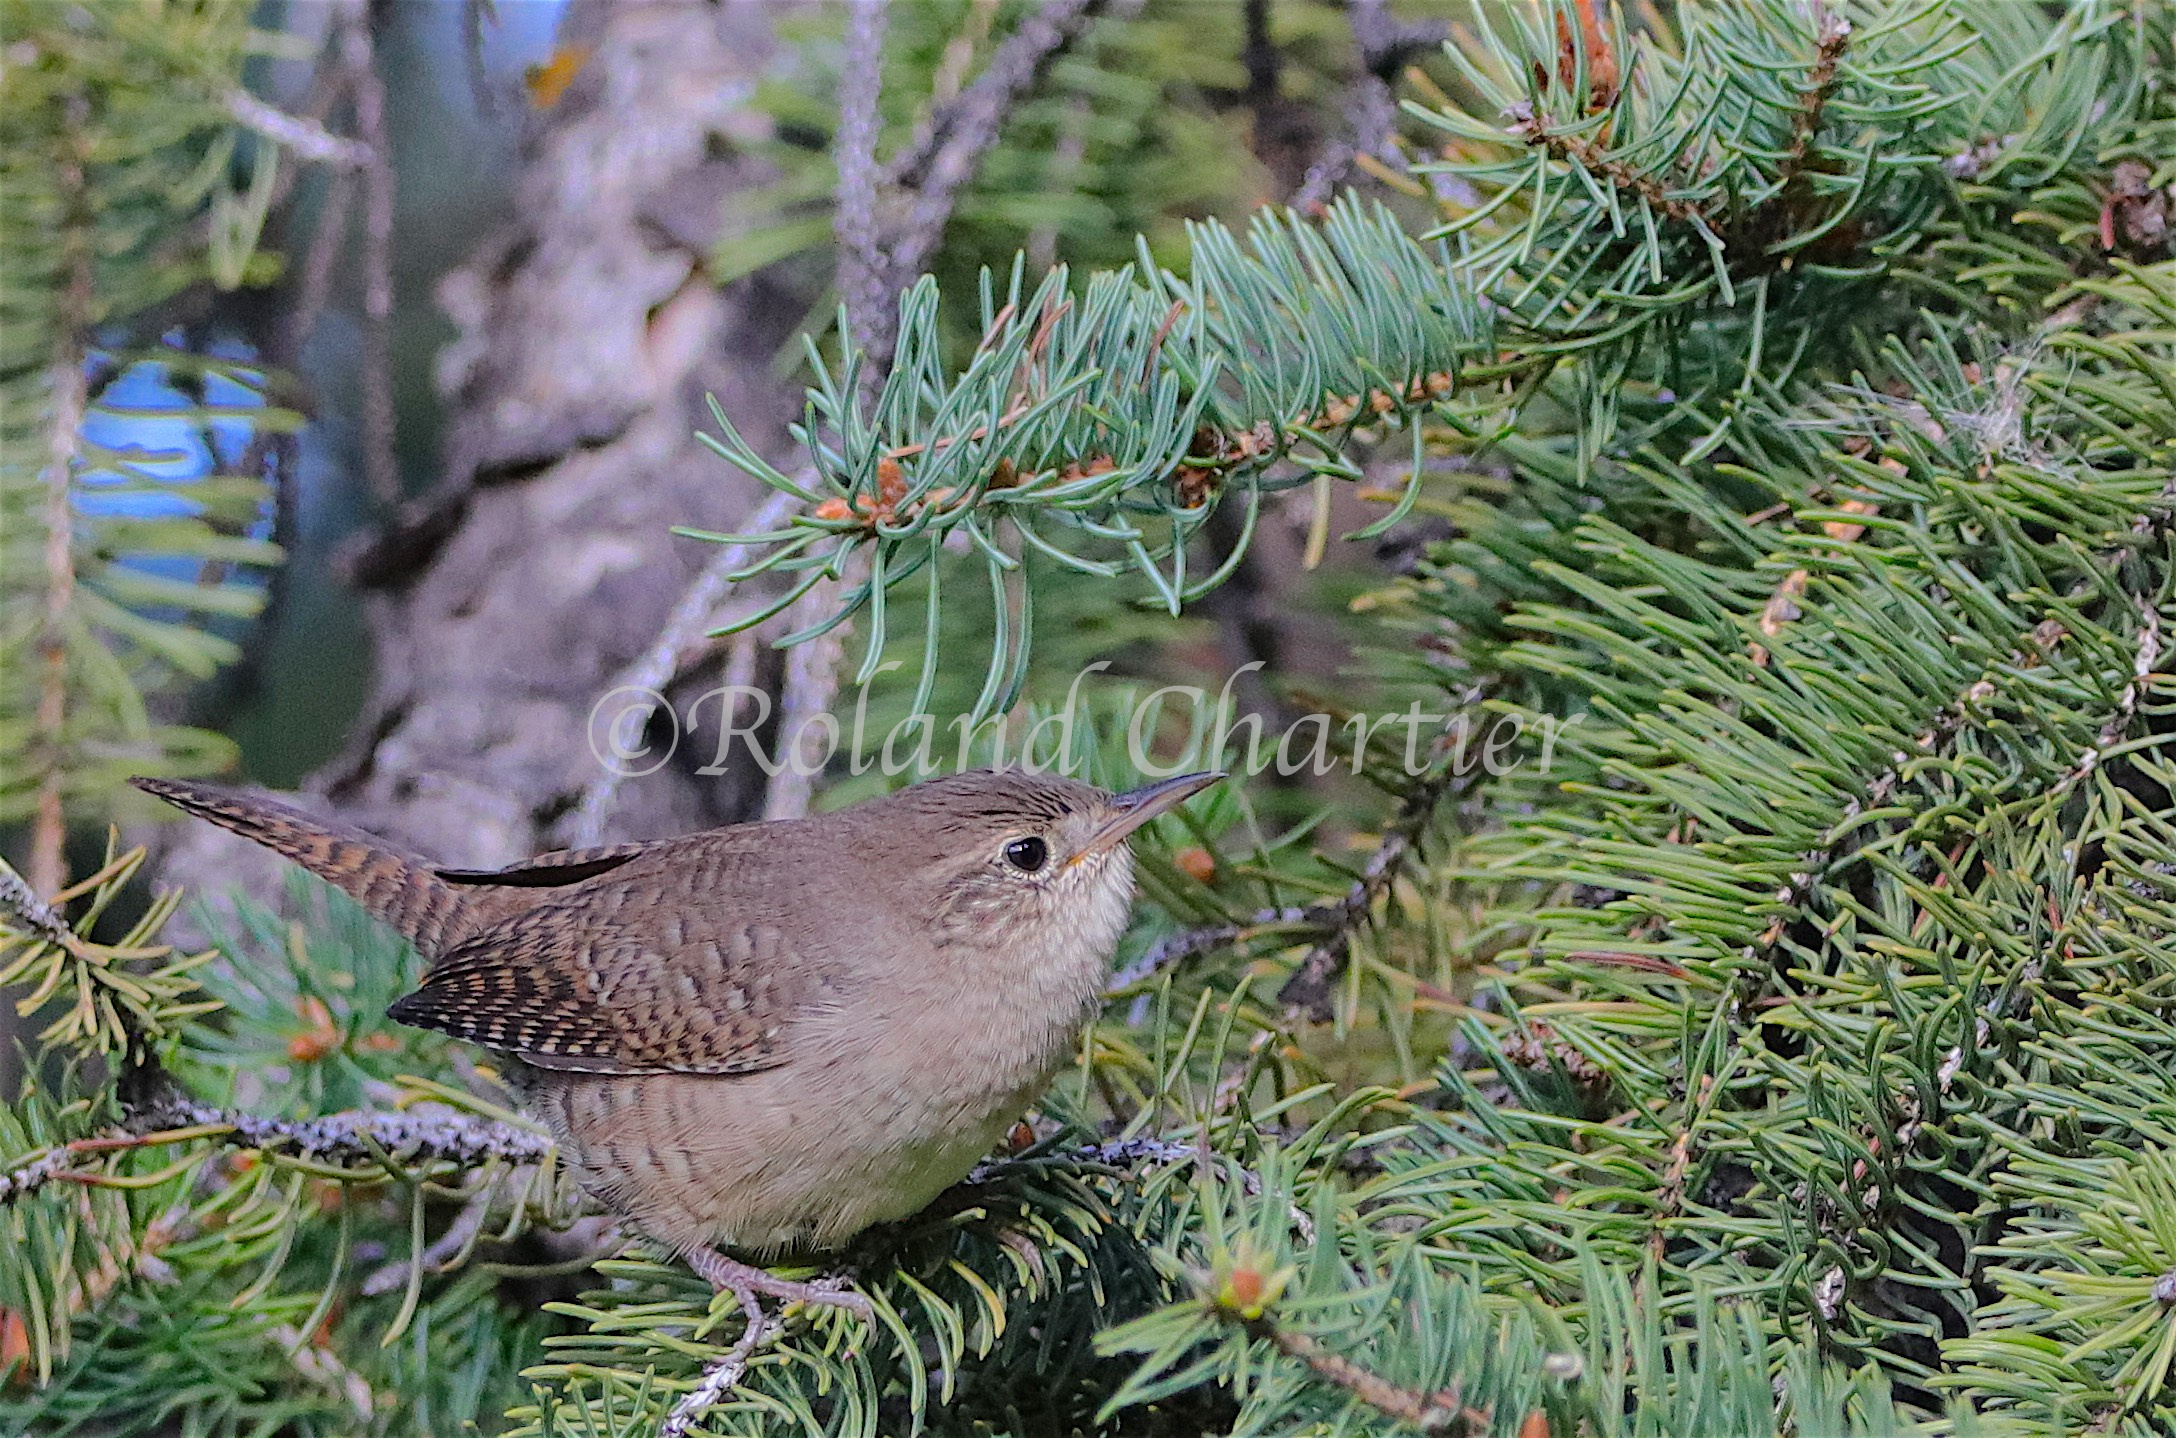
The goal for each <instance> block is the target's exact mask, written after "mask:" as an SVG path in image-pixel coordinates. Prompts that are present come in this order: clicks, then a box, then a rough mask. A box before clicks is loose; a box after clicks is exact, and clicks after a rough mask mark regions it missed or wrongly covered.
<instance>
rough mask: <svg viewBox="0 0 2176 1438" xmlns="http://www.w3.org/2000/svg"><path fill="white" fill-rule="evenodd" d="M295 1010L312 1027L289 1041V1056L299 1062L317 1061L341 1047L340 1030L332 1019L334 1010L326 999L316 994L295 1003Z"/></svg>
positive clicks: (309, 1062)
mask: <svg viewBox="0 0 2176 1438" xmlns="http://www.w3.org/2000/svg"><path fill="white" fill-rule="evenodd" d="M295 1012H296V1013H297V1014H299V1015H300V1016H301V1018H302V1021H303V1022H304V1023H306V1024H308V1025H309V1026H310V1027H309V1029H308V1030H307V1031H306V1032H303V1033H299V1034H296V1035H295V1036H294V1037H293V1038H290V1039H289V1040H288V1041H287V1057H288V1058H290V1059H292V1060H294V1061H295V1062H296V1063H298V1064H311V1063H316V1062H317V1061H318V1060H319V1059H321V1058H323V1057H325V1055H327V1054H329V1053H331V1052H332V1051H333V1050H334V1049H336V1048H338V1047H340V1030H339V1028H338V1027H337V1026H336V1025H335V1024H334V1023H333V1021H332V1010H331V1009H328V1008H326V1007H325V1001H324V1000H323V999H320V998H317V997H315V996H314V995H313V996H312V997H310V998H306V999H304V1000H302V1002H300V1003H298V1004H296V1005H295Z"/></svg>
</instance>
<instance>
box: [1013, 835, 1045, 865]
mask: <svg viewBox="0 0 2176 1438" xmlns="http://www.w3.org/2000/svg"><path fill="white" fill-rule="evenodd" d="M1005 862H1006V863H1008V864H1010V865H1012V866H1013V867H1014V868H1015V869H1018V870H1019V871H1020V872H1021V873H1023V874H1032V873H1034V872H1035V871H1036V870H1037V869H1040V868H1041V867H1043V865H1045V864H1047V863H1049V862H1050V846H1049V845H1048V844H1046V843H1044V842H1043V841H1042V840H1040V839H1036V838H1027V839H1015V840H1013V841H1012V842H1011V843H1010V844H1007V845H1006V846H1005Z"/></svg>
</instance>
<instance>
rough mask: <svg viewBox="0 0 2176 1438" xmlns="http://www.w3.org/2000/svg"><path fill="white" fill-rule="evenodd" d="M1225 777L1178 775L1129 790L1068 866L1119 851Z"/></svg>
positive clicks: (1216, 774)
mask: <svg viewBox="0 0 2176 1438" xmlns="http://www.w3.org/2000/svg"><path fill="white" fill-rule="evenodd" d="M1224 777H1225V776H1224V775H1223V774H1222V773H1220V772H1218V771H1215V770H1211V771H1209V772H1207V773H1202V774H1181V775H1179V776H1178V777H1177V778H1175V779H1162V780H1158V781H1157V782H1156V783H1154V784H1144V785H1143V786H1142V787H1140V788H1138V789H1128V790H1127V791H1126V792H1125V793H1123V794H1120V795H1118V796H1117V797H1116V798H1114V799H1112V800H1111V808H1112V810H1113V812H1112V814H1111V817H1110V818H1108V819H1106V820H1104V821H1103V824H1102V827H1100V828H1098V829H1097V830H1096V831H1095V832H1094V833H1093V834H1091V835H1089V836H1088V842H1087V843H1085V844H1083V845H1081V847H1080V852H1079V853H1077V854H1075V855H1074V856H1073V858H1072V861H1071V862H1073V863H1076V864H1077V863H1079V862H1080V861H1081V860H1083V859H1085V858H1087V857H1088V856H1089V855H1091V854H1101V853H1103V852H1105V851H1106V850H1110V849H1114V848H1116V847H1118V846H1119V845H1120V844H1123V843H1125V842H1126V836H1127V835H1129V834H1131V833H1132V832H1133V831H1134V830H1136V829H1138V828H1140V827H1141V826H1142V825H1143V824H1146V823H1147V822H1148V821H1149V820H1151V819H1153V818H1155V817H1156V816H1157V815H1158V814H1162V813H1165V812H1167V811H1168V810H1171V809H1175V808H1177V807H1178V806H1179V805H1181V804H1183V803H1185V802H1186V801H1187V800H1188V799H1191V798H1193V797H1194V795H1196V794H1199V793H1200V792H1201V791H1202V790H1204V789H1206V788H1208V787H1209V786H1210V785H1211V784H1214V783H1215V782H1216V781H1217V780H1219V779H1222V778H1224Z"/></svg>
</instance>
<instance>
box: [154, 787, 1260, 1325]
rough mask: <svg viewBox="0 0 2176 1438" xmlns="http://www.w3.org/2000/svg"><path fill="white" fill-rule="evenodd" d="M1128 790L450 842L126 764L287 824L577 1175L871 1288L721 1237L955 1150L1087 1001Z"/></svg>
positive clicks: (668, 1234) (1133, 807)
mask: <svg viewBox="0 0 2176 1438" xmlns="http://www.w3.org/2000/svg"><path fill="white" fill-rule="evenodd" d="M1221 777H1222V776H1221V775H1218V774H1189V775H1185V776H1183V777H1181V778H1175V779H1167V780H1165V781H1163V782H1161V783H1157V784H1151V785H1149V786H1147V787H1146V788H1142V789H1136V790H1133V791H1132V792H1130V793H1125V794H1110V793H1107V792H1105V791H1104V790H1101V789H1097V788H1094V787H1092V786H1090V785H1087V784H1083V783H1079V782H1077V781H1075V780H1071V779H1065V778H1060V777H1058V776H1056V775H1036V774H1028V773H1024V772H1018V771H1004V772H997V771H989V770H980V771H975V772H971V773H966V774H958V775H953V776H950V777H946V778H940V779H933V780H930V781H928V782H927V783H922V784H917V785H914V786H912V787H910V788H907V789H902V790H900V791H899V792H897V793H894V794H890V795H887V796H885V797H883V798H880V799H872V800H869V801H867V802H865V803H861V804H856V805H854V806H852V807H850V808H846V809H841V810H839V811H837V812H836V813H830V814H823V815H818V816H815V817H812V818H806V819H796V820H791V821H787V822H780V823H768V824H737V825H733V826H730V827H727V828H723V829H712V830H709V831H707V832H704V833H699V834H688V835H684V836H682V837H680V838H675V839H663V840H659V841H656V842H654V843H647V844H623V845H618V846H615V847H612V848H602V849H580V850H568V851H564V852H560V853H551V854H541V855H538V856H537V857H536V858H533V859H530V860H528V861H527V862H525V863H520V864H516V865H514V866H513V867H511V868H507V869H499V870H492V871H488V872H487V871H470V870H457V869H442V868H438V867H436V866H434V865H433V864H432V863H431V862H430V861H429V860H427V859H423V858H419V857H417V856H416V855H414V854H410V853H407V852H405V851H403V850H401V849H399V848H397V847H395V846H393V845H391V844H389V843H387V842H386V841H384V840H382V839H377V838H373V837H371V836H370V835H367V834H364V833H362V832H361V831H359V830H356V829H352V828H349V827H347V826H345V825H342V824H337V823H332V822H328V821H326V820H323V819H319V818H315V817H313V816H311V815H308V814H305V813H303V812H301V811H300V810H297V809H293V808H290V807H288V806H287V805H284V804H279V803H275V802H273V801H272V800H269V799H261V798H258V797H256V796H254V795H249V794H242V793H236V792H233V791H229V790H223V789H219V788H215V787H212V786H209V785H203V784H190V783H182V782H179V781H176V780H170V779H137V780H135V781H134V782H135V784H136V786H137V787H138V788H140V789H143V790H146V791H147V792H149V793H152V794H156V795H158V796H159V797H161V798H163V799H166V800H168V801H169V802H171V803H173V804H176V805H178V806H180V807H181V808H183V809H186V810H187V811H189V812H190V813H192V814H196V815H199V816H201V817H202V818H205V819H209V820H210V821H212V822H213V823H215V824H218V825H221V826H222V827H224V828H228V829H232V830H233V831H234V832H236V833H238V834H241V835H243V836H245V837H247V838H250V839H253V840H255V841H256V842H258V843H260V844H263V845H265V846H267V847H268V848H271V849H274V850H276V851H277V852H279V853H281V854H283V855H285V856H286V857H288V858H290V859H292V860H294V861H295V862H296V863H298V864H301V865H302V866H303V867H304V868H306V869H308V870H310V871H311V872H312V873H314V874H316V875H318V876H319V877H320V878H323V879H325V880H327V881H328V882H330V883H331V884H332V885H333V886H334V887H336V888H339V889H342V890H344V891H345V892H347V893H348V894H350V895H352V896H354V897H355V898H356V899H357V900H358V901H360V902H361V903H362V905H363V906H364V907H365V908H366V909H368V910H369V911H370V912H371V913H372V914H374V915H376V916H377V917H378V918H379V919H381V920H383V921H384V922H385V923H387V924H389V925H391V926H392V927H393V928H394V929H396V930H398V931H399V932H400V933H401V934H403V935H405V936H406V937H407V938H408V939H410V940H411V941H413V942H414V943H415V945H416V947H417V948H418V949H420V950H421V951H422V953H423V955H424V957H425V958H426V959H428V960H429V961H430V970H429V972H428V973H427V974H426V975H425V976H424V979H423V983H422V986H421V987H420V988H418V989H417V990H416V991H415V992H414V993H412V994H408V995H405V996H404V997H402V998H400V999H399V1000H397V1001H396V1002H395V1003H394V1004H393V1006H392V1008H391V1010H390V1011H389V1012H390V1013H391V1015H392V1017H393V1018H395V1019H398V1020H399V1021H401V1022H402V1023H406V1024H414V1025H418V1026H420V1027H423V1028H430V1029H437V1030H439V1031H440V1032H442V1033H448V1034H452V1035H454V1036H455V1037H457V1038H463V1039H468V1040H470V1041H472V1042H475V1043H478V1044H482V1045H484V1046H485V1047H487V1048H491V1049H496V1050H498V1051H500V1052H501V1053H504V1054H506V1055H508V1056H509V1057H510V1058H511V1059H513V1060H514V1062H513V1063H512V1064H511V1065H509V1068H510V1070H511V1072H512V1073H513V1075H514V1082H515V1084H516V1086H517V1088H518V1090H519V1091H520V1093H521V1094H522V1097H523V1100H524V1101H525V1102H526V1103H527V1104H528V1105H529V1106H530V1107H531V1108H532V1109H534V1110H535V1112H536V1113H537V1114H538V1115H539V1116H540V1117H541V1118H542V1119H543V1120H544V1122H545V1123H546V1124H547V1125H549V1126H550V1128H551V1131H552V1133H553V1134H554V1135H555V1136H556V1137H557V1138H558V1141H559V1144H560V1146H561V1148H562V1150H563V1151H564V1152H565V1153H566V1154H567V1155H568V1156H569V1157H570V1158H571V1160H572V1161H573V1163H574V1164H575V1166H576V1168H577V1171H578V1172H579V1173H580V1174H581V1176H582V1180H583V1183H584V1185H585V1187H587V1188H588V1190H589V1191H590V1192H591V1193H592V1194H593V1195H594V1196H595V1197H596V1198H597V1199H598V1200H599V1201H600V1202H602V1203H603V1204H604V1205H605V1206H606V1207H608V1208H610V1209H612V1210H613V1211H614V1212H616V1213H619V1214H621V1215H623V1216H625V1217H626V1218H627V1219H628V1220H630V1221H631V1222H632V1223H633V1224H634V1225H635V1226H636V1227H637V1228H639V1229H641V1230H642V1231H643V1232H645V1233H647V1234H649V1235H650V1236H651V1237H652V1238H655V1239H657V1240H658V1241H660V1242H662V1243H664V1244H666V1245H667V1246H668V1247H670V1248H671V1249H672V1250H673V1251H674V1252H676V1253H678V1254H681V1255H683V1256H685V1257H686V1259H687V1261H688V1263H689V1265H690V1266H691V1267H692V1268H694V1270H695V1271H696V1272H697V1273H699V1274H701V1275H702V1276H703V1277H704V1278H706V1279H708V1280H710V1282H711V1283H713V1284H714V1285H716V1286H717V1287H719V1288H721V1289H730V1290H733V1291H735V1292H737V1293H739V1294H740V1295H741V1296H742V1298H743V1300H744V1301H750V1302H752V1299H751V1298H750V1295H751V1294H753V1293H767V1294H770V1295H772V1296H774V1297H779V1298H783V1299H801V1300H805V1301H819V1302H833V1303H843V1304H846V1305H848V1306H851V1307H856V1308H860V1307H863V1306H864V1305H863V1302H862V1300H861V1299H860V1298H859V1297H858V1295H854V1294H851V1293H850V1292H841V1291H840V1289H839V1286H838V1285H837V1284H835V1283H818V1284H798V1283H789V1282H787V1281H785V1280H782V1279H778V1278H775V1277H773V1276H772V1275H771V1274H769V1273H766V1272H765V1271H764V1270H762V1269H760V1268H756V1267H754V1266H752V1265H749V1264H745V1263H741V1262H738V1261H736V1260H734V1259H731V1258H728V1257H726V1256H725V1254H723V1253H721V1252H720V1251H719V1249H720V1247H721V1246H723V1247H729V1248H736V1249H741V1250H747V1251H751V1252H753V1253H756V1254H759V1255H775V1254H778V1253H781V1252H784V1251H787V1250H817V1251H821V1250H826V1249H831V1248H836V1247H837V1246H838V1245H840V1244H841V1243H844V1242H845V1241H846V1240H847V1239H849V1238H851V1237H853V1236H854V1235H855V1234H857V1233H859V1232H861V1231H862V1230H863V1229H865V1228H868V1227H869V1226H870V1225H872V1224H878V1223H885V1222H889V1221H892V1220H895V1219H901V1218H905V1217H907V1216H909V1215H911V1214H913V1213H915V1212H917V1211H919V1210H920V1209H921V1208H922V1207H923V1206H924V1205H926V1204H927V1203H929V1201H930V1200H931V1199H933V1198H935V1197H936V1196H937V1195H938V1194H939V1193H941V1192H942V1191H944V1190H945V1189H946V1188H949V1187H950V1186H951V1185H953V1184H954V1183H957V1182H958V1181H959V1180H960V1179H961V1178H963V1177H965V1176H966V1174H967V1172H968V1170H969V1169H971V1168H972V1167H973V1166H974V1164H975V1162H976V1161H977V1160H978V1159H980V1158H982V1157H983V1156H984V1155H985V1154H986V1153H988V1152H989V1150H990V1148H991V1146H992V1145H993V1144H994V1143H995V1142H996V1141H997V1139H998V1137H999V1135H1000V1134H1002V1133H1003V1132H1004V1131H1005V1129H1006V1128H1007V1126H1008V1125H1009V1124H1011V1122H1012V1121H1013V1120H1014V1119H1015V1118H1016V1117H1017V1116H1018V1115H1019V1113H1020V1112H1021V1110H1022V1109H1023V1108H1025V1107H1026V1105H1027V1104H1028V1103H1029V1102H1030V1101H1031V1100H1032V1099H1033V1098H1034V1097H1035V1096H1036V1094H1037V1093H1039V1092H1040V1091H1041V1089H1042V1088H1043V1086H1044V1085H1045V1084H1046V1083H1047V1082H1048V1081H1049V1079H1050V1077H1051V1075H1052V1074H1053V1073H1054V1072H1055V1071H1056V1069H1057V1068H1058V1067H1059V1066H1060V1065H1061V1064H1063V1063H1064V1062H1065V1060H1066V1058H1067V1057H1068V1056H1069V1055H1070V1054H1071V1053H1072V1051H1073V1048H1074V1045H1075V1044H1076V1042H1077V1041H1078V1038H1079V1035H1080V1031H1081V1028H1082V1026H1083V1025H1084V1024H1085V1023H1086V1022H1087V1020H1088V1019H1089V1017H1090V1016H1091V1015H1092V1014H1093V1013H1094V1012H1095V1010H1096V1006H1097V1001H1098V999H1099V997H1100V996H1101V994H1102V992H1103V988H1104V984H1105V981H1106V979H1107V976H1108V965H1109V961H1110V957H1111V952H1112V950H1113V949H1114V948H1115V947H1116V946H1117V943H1118V938H1119V934H1120V933H1121V932H1122V931H1123V930H1124V928H1125V926H1126V919H1127V913H1128V910H1129V908H1130V907H1131V904H1132V897H1133V861H1132V855H1131V853H1130V851H1129V849H1128V847H1127V839H1128V836H1129V835H1131V834H1132V833H1133V831H1134V830H1135V829H1137V828H1138V827H1140V826H1141V825H1142V824H1143V823H1146V822H1147V821H1148V820H1149V819H1152V818H1154V817H1155V816H1156V815H1158V814H1160V813H1163V812H1165V811H1166V810H1168V809H1170V808H1172V807H1173V806H1174V805H1176V804H1178V803H1180V802H1181V801H1183V800H1185V799H1186V798H1187V797H1188V796H1190V795H1192V794H1194V793H1195V792H1197V791H1199V790H1200V789H1202V788H1204V787H1206V786H1207V785H1209V784H1211V783H1213V782H1215V781H1216V780H1217V779H1219V778H1221Z"/></svg>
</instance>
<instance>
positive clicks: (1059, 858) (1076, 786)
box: [871, 769, 1224, 962]
mask: <svg viewBox="0 0 2176 1438" xmlns="http://www.w3.org/2000/svg"><path fill="white" fill-rule="evenodd" d="M1223 777H1224V776H1223V775H1222V774H1215V773H1204V774H1185V775H1181V776H1180V777H1178V778H1175V779H1164V780H1160V781H1158V782H1156V783H1154V784H1148V785H1144V786H1143V787H1141V788H1139V789H1130V790H1128V791H1126V792H1125V793H1122V794H1113V793H1111V792H1109V791H1108V790H1105V789H1099V788H1097V787H1095V786H1094V785H1092V784H1083V783H1081V782H1080V781H1079V780H1077V779H1067V778H1064V777H1062V776H1059V775H1055V774H1030V773H1026V772H1024V771H1020V770H991V769H978V770H972V771H970V772H968V773H964V774H953V775H948V776H946V777H944V778H939V779H931V780H929V781H927V782H926V783H921V784H916V785H914V786H913V787H912V788H908V789H903V790H901V791H899V792H898V793H897V794H894V795H891V796H890V797H889V798H888V799H885V800H881V801H879V803H878V804H877V805H873V806H871V807H872V808H881V810H882V811H883V821H884V828H885V831H886V832H887V833H889V834H892V835H895V836H898V838H899V839H900V841H901V852H900V853H899V854H898V858H899V859H900V860H901V861H902V862H903V863H904V864H906V865H909V866H912V867H914V868H916V869H919V870H920V871H921V873H922V875H923V876H924V877H923V882H922V884H921V886H920V888H921V891H922V893H923V894H924V896H925V898H926V900H927V901H928V902H929V903H930V904H931V907H932V909H933V913H932V922H933V927H934V929H935V930H936V932H938V933H939V934H945V933H948V932H969V931H973V932H979V933H982V934H985V935H992V936H996V935H1002V936H1004V937H1006V938H1010V939H1016V940H1018V941H1020V942H1022V943H1024V944H1030V945H1033V946H1034V947H1036V948H1037V949H1054V948H1062V949H1065V950H1068V951H1079V950H1088V951H1093V952H1094V954H1095V955H1096V957H1097V959H1098V961H1099V962H1100V961H1101V960H1104V959H1107V958H1108V957H1109V956H1110V953H1111V950H1112V949H1113V948H1115V947H1116V945H1117V943H1118V936H1119V934H1120V933H1122V932H1123V931H1124V929H1125V926H1126V914H1127V910H1128V908H1129V907H1130V906H1131V904H1132V900H1133V856H1132V854H1131V852H1130V851H1129V849H1128V847H1127V840H1128V839H1129V838H1131V836H1132V835H1133V832H1134V831H1135V830H1136V829H1138V828H1140V827H1141V826H1142V825H1143V824H1145V823H1147V822H1148V821H1149V820H1151V819H1153V818H1155V817H1156V816H1157V815H1158V814H1162V813H1166V812H1168V811H1170V810H1171V809H1172V808H1174V807H1175V806H1177V805H1178V804H1180V803H1182V802H1183V801H1185V800H1186V799H1187V798H1189V797H1191V796H1192V795H1194V794H1197V793H1199V792H1200V791H1201V790H1203V789H1205V788H1207V787H1208V786H1209V785H1211V784H1213V783H1215V782H1216V781H1217V780H1219V779H1221V778H1223ZM910 836H911V837H910Z"/></svg>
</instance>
